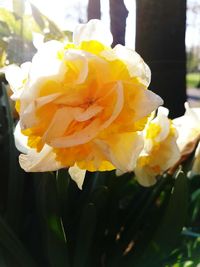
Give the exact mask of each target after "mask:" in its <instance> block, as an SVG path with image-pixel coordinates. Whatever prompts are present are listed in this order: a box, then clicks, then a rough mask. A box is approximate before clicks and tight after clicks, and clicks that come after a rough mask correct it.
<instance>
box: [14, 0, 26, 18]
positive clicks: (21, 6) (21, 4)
mask: <svg viewBox="0 0 200 267" xmlns="http://www.w3.org/2000/svg"><path fill="white" fill-rule="evenodd" d="M12 3H13V10H14V12H15V14H16V15H17V16H18V17H19V18H21V17H22V16H23V14H24V11H25V0H13V1H12Z"/></svg>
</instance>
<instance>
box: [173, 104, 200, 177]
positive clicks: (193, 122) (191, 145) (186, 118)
mask: <svg viewBox="0 0 200 267" xmlns="http://www.w3.org/2000/svg"><path fill="white" fill-rule="evenodd" d="M185 110H186V111H185V114H184V115H183V116H181V117H179V118H176V119H174V120H173V122H174V125H175V127H176V129H177V131H178V133H179V137H178V140H177V143H178V146H179V149H180V151H181V153H182V154H183V156H184V159H185V158H187V157H188V156H189V155H191V153H192V152H193V151H194V150H195V148H196V150H195V155H194V160H193V165H192V168H191V170H190V172H189V176H192V175H195V174H200V143H199V140H200V108H191V107H190V106H189V104H188V103H187V102H186V103H185ZM185 155H187V157H186V156H185Z"/></svg>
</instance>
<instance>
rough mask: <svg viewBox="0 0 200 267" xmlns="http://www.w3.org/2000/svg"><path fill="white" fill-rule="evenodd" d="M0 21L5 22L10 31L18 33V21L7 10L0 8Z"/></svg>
mask: <svg viewBox="0 0 200 267" xmlns="http://www.w3.org/2000/svg"><path fill="white" fill-rule="evenodd" d="M0 21H2V22H5V23H6V24H7V26H8V27H9V30H10V32H11V33H15V34H20V21H18V20H16V19H15V16H14V15H13V13H12V12H10V11H9V10H7V9H5V8H0Z"/></svg>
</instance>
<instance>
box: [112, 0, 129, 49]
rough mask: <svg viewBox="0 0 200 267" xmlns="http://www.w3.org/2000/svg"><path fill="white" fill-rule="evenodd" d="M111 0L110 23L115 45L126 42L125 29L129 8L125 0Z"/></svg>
mask: <svg viewBox="0 0 200 267" xmlns="http://www.w3.org/2000/svg"><path fill="white" fill-rule="evenodd" d="M109 1H110V24H111V32H112V35H113V46H115V45H116V44H122V45H124V44H125V29H126V18H127V16H128V10H127V8H126V6H125V5H124V1H123V0H109Z"/></svg>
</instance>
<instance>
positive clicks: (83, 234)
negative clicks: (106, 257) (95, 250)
mask: <svg viewBox="0 0 200 267" xmlns="http://www.w3.org/2000/svg"><path fill="white" fill-rule="evenodd" d="M96 216H97V214H96V207H95V205H94V204H92V203H89V204H87V205H86V206H85V208H84V209H83V212H82V216H81V218H80V225H79V229H78V236H77V239H76V249H75V255H74V265H73V266H74V267H88V262H89V259H90V257H91V256H90V252H91V248H92V244H93V242H95V237H94V231H95V228H96Z"/></svg>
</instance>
